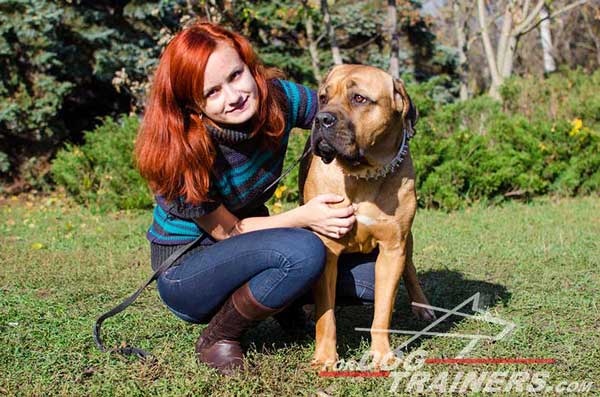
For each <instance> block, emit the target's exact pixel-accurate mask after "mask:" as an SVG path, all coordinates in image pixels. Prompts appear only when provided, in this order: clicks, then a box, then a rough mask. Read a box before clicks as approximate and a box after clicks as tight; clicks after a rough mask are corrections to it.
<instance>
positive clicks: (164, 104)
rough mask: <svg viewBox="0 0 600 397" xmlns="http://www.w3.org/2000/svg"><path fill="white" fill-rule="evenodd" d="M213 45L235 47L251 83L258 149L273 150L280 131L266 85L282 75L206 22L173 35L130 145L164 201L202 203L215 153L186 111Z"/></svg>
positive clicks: (276, 103)
mask: <svg viewBox="0 0 600 397" xmlns="http://www.w3.org/2000/svg"><path fill="white" fill-rule="evenodd" d="M219 43H227V44H229V45H231V46H232V47H233V48H235V49H236V50H237V52H238V54H239V56H240V58H241V59H242V61H244V63H245V64H246V65H248V68H249V69H250V72H251V73H252V75H253V76H254V79H255V80H256V85H257V87H258V110H257V114H256V115H255V117H254V123H253V126H254V128H253V129H252V131H251V135H252V136H255V135H258V136H259V140H258V141H259V145H260V146H261V147H266V148H271V149H274V148H276V147H277V146H278V144H279V141H280V139H281V137H282V135H283V131H284V128H285V120H284V114H283V110H282V106H284V102H283V101H282V98H281V95H280V94H279V93H278V92H277V90H273V89H271V84H270V83H269V80H270V79H272V78H275V77H282V76H283V74H282V73H281V72H280V71H279V70H277V69H272V68H266V67H265V66H264V65H263V64H262V62H261V61H260V60H259V59H258V57H257V55H256V53H255V52H254V50H253V49H252V46H251V44H250V42H249V41H248V40H247V39H246V38H245V37H243V36H241V35H240V34H237V33H234V32H231V31H229V30H227V29H224V28H223V27H221V26H219V25H216V24H212V23H206V22H197V23H194V24H193V25H191V26H190V27H187V28H185V29H183V30H182V31H181V32H179V33H178V34H177V35H176V36H175V37H174V38H173V39H172V40H171V42H170V43H169V44H168V45H167V47H166V48H165V51H164V52H163V54H162V56H161V58H160V62H159V64H158V68H157V69H156V72H155V75H154V80H153V83H152V88H151V90H150V95H149V98H148V102H147V105H146V109H145V113H144V119H143V121H142V125H141V126H140V130H139V132H138V136H137V139H136V143H135V158H136V162H137V167H138V169H139V171H140V173H141V175H142V176H143V177H144V178H145V179H146V180H147V181H148V184H149V186H150V188H151V189H152V191H153V192H154V193H155V194H160V195H163V196H164V197H165V198H166V199H167V200H168V201H173V200H175V199H177V198H178V197H180V196H183V197H184V198H185V200H186V201H187V202H190V203H192V204H198V203H200V202H202V201H207V200H208V197H207V193H208V189H209V185H210V170H211V169H212V166H213V164H214V160H215V148H214V146H213V143H212V141H211V139H210V136H209V133H208V131H207V130H206V127H205V126H204V123H203V122H202V119H201V117H200V116H199V115H198V114H196V113H195V112H193V111H190V109H196V108H197V104H198V103H203V100H204V98H203V89H204V87H203V83H204V71H205V69H206V63H207V61H208V57H209V56H210V54H211V53H212V52H213V51H214V49H215V48H216V47H217V45H218V44H219Z"/></svg>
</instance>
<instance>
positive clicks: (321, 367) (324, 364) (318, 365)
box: [310, 358, 337, 371]
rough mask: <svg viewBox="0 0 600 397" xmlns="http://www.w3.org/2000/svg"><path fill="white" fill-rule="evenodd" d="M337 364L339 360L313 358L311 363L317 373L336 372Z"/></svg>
mask: <svg viewBox="0 0 600 397" xmlns="http://www.w3.org/2000/svg"><path fill="white" fill-rule="evenodd" d="M336 363H337V359H333V358H329V359H322V358H313V359H312V361H311V362H310V366H311V368H312V369H314V370H315V371H333V370H335V366H336Z"/></svg>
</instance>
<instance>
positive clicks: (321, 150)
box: [314, 137, 369, 167]
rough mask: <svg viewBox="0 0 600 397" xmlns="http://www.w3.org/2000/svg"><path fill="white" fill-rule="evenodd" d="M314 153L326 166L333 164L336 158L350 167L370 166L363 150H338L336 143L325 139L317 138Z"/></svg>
mask: <svg viewBox="0 0 600 397" xmlns="http://www.w3.org/2000/svg"><path fill="white" fill-rule="evenodd" d="M314 153H315V155H316V156H319V157H320V158H321V160H322V161H323V162H324V163H325V164H329V163H331V162H332V161H333V160H334V159H336V158H337V159H338V160H339V161H341V162H342V163H344V164H345V165H347V166H350V167H358V166H361V165H368V164H369V163H368V162H367V160H366V159H365V157H364V155H363V152H362V150H361V149H357V148H356V147H354V148H353V149H352V150H348V149H347V148H346V147H344V148H343V149H341V148H337V147H336V145H335V143H330V142H328V141H327V140H326V139H325V138H323V137H318V138H316V142H315V147H314Z"/></svg>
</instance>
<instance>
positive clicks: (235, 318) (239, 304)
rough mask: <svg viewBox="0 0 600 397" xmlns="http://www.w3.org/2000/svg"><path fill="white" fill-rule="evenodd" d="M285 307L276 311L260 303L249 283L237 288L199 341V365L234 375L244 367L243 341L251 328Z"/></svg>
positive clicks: (197, 352) (197, 353)
mask: <svg viewBox="0 0 600 397" xmlns="http://www.w3.org/2000/svg"><path fill="white" fill-rule="evenodd" d="M281 310H283V308H278V309H272V308H269V307H267V306H264V305H263V304H261V303H260V302H258V301H257V300H256V299H255V298H254V296H253V295H252V292H251V291H250V287H249V285H248V283H245V284H244V285H242V286H241V287H240V288H239V289H237V290H236V291H235V292H234V293H233V294H232V295H231V296H230V297H229V298H228V299H227V300H226V301H225V303H224V304H223V306H222V307H221V309H220V310H219V311H218V312H217V313H216V314H215V315H214V317H213V318H212V319H211V320H210V322H209V323H208V326H207V327H206V328H205V329H204V331H203V332H202V334H201V335H200V337H199V338H198V341H197V342H196V355H197V358H198V362H199V363H200V362H202V363H205V364H207V365H208V366H210V367H213V368H216V369H217V370H218V371H219V372H221V374H223V375H231V374H232V373H233V372H235V371H236V370H238V369H241V368H242V367H243V365H244V354H243V352H242V347H241V346H240V342H239V338H240V337H241V336H242V334H243V333H244V332H245V331H246V330H247V329H249V328H252V327H253V326H255V325H256V324H257V323H258V322H260V320H263V319H265V318H267V317H269V316H271V315H273V314H275V313H277V312H279V311H281Z"/></svg>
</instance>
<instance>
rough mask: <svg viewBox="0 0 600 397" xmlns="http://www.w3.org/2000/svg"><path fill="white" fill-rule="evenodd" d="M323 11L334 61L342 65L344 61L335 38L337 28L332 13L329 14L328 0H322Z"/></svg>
mask: <svg viewBox="0 0 600 397" xmlns="http://www.w3.org/2000/svg"><path fill="white" fill-rule="evenodd" d="M321 12H322V13H323V22H324V23H325V29H326V30H327V36H328V37H329V45H330V46H331V54H332V55H333V63H334V64H336V65H341V64H342V63H344V62H343V61H342V56H341V54H340V47H338V45H337V41H336V38H335V29H334V28H333V24H332V23H331V15H329V6H328V5H327V0H321Z"/></svg>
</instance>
